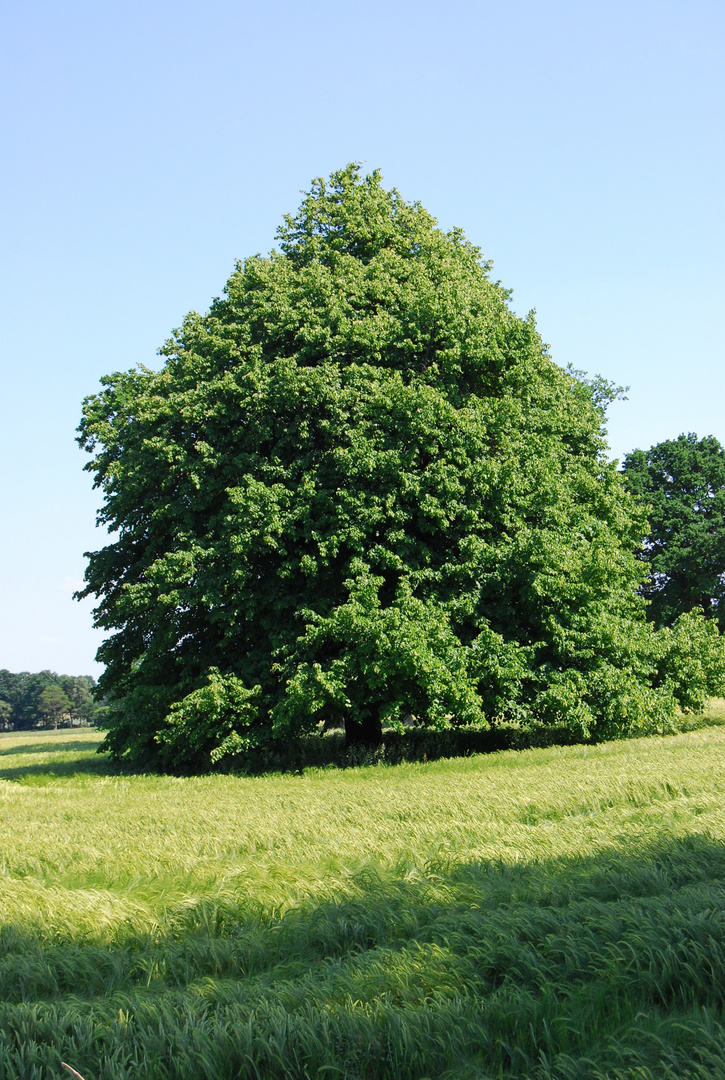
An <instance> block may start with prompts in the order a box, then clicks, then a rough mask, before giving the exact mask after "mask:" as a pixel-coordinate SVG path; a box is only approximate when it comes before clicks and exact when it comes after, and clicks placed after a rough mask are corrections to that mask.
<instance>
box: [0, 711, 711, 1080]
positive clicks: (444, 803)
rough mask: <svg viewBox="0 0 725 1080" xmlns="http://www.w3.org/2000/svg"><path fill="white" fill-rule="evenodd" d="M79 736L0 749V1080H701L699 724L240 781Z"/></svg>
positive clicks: (705, 835) (703, 927) (702, 752)
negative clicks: (180, 773) (183, 770)
mask: <svg viewBox="0 0 725 1080" xmlns="http://www.w3.org/2000/svg"><path fill="white" fill-rule="evenodd" d="M720 712H721V713H722V716H720ZM723 720H725V703H721V704H717V705H716V706H715V707H714V710H712V711H711V715H710V722H713V721H714V722H717V721H720V722H722V721H723ZM101 738H102V736H101V735H99V734H97V733H93V732H78V731H60V732H55V733H39V732H31V733H24V734H21V735H11V736H4V737H3V738H2V739H0V814H2V841H1V842H0V871H1V872H0V906H1V910H2V916H3V930H2V934H1V935H0V1076H1V1077H2V1078H3V1080H5V1078H7V1080H46V1078H50V1077H58V1076H60V1075H62V1070H61V1067H60V1061H61V1060H64V1061H67V1062H69V1063H70V1064H71V1065H72V1066H73V1067H75V1068H76V1069H78V1070H79V1071H80V1072H81V1073H82V1075H83V1076H84V1077H85V1080H122V1078H123V1080H126V1078H128V1080H131V1078H132V1077H133V1078H134V1080H140V1078H143V1080H147V1078H149V1080H157V1078H158V1080H161V1078H164V1080H171V1078H174V1080H176V1078H179V1080H181V1078H184V1080H187V1078H188V1080H192V1078H193V1080H197V1078H207V1080H218V1078H228V1080H232V1078H235V1080H236V1078H238V1077H250V1078H252V1077H253V1078H255V1080H256V1078H270V1080H271V1078H273V1077H274V1078H277V1077H290V1078H292V1077H295V1078H297V1077H299V1078H303V1077H320V1078H322V1077H325V1078H327V1077H340V1076H343V1077H350V1078H357V1077H386V1078H388V1077H389V1078H393V1077H395V1078H398V1077H401V1078H411V1080H412V1078H415V1080H423V1078H424V1077H429V1078H431V1080H432V1078H433V1077H443V1076H446V1077H449V1078H451V1080H452V1078H454V1077H456V1078H458V1077H464V1078H465V1077H469V1078H474V1077H479V1078H485V1077H521V1078H523V1077H534V1078H539V1080H545V1078H559V1077H560V1078H562V1080H564V1078H567V1080H575V1078H579V1077H591V1078H592V1080H594V1078H599V1080H604V1078H605V1077H611V1078H619V1077H621V1078H622V1080H624V1078H625V1077H626V1078H632V1080H635V1078H636V1080H648V1078H650V1077H651V1078H652V1080H654V1078H655V1077H657V1078H659V1077H669V1078H674V1077H681V1078H683V1080H684V1078H690V1077H702V1078H703V1080H704V1078H705V1077H708V1078H710V1077H719V1076H723V1077H725V1032H724V1031H723V1028H722V1026H721V1025H722V1024H723V1022H724V1020H725V1016H724V1015H723V995H724V993H725V991H724V990H723V986H725V880H724V878H723V870H724V869H725V857H724V853H725V847H724V846H723V842H724V841H725V730H724V729H723V728H721V727H717V726H702V727H699V728H697V729H696V730H692V731H690V732H687V733H684V734H681V735H678V736H673V737H667V738H652V739H646V740H645V739H642V740H632V741H626V742H620V743H610V744H605V745H602V746H597V747H582V746H579V747H553V748H549V749H545V750H543V749H542V750H528V751H523V752H518V753H514V752H507V753H502V754H495V755H490V756H478V757H471V758H467V759H465V760H464V759H455V760H448V761H439V762H435V763H427V764H406V765H399V766H394V767H393V766H378V767H370V768H361V769H348V770H344V771H342V770H332V769H326V770H316V771H314V770H310V771H307V772H306V773H305V774H304V775H303V776H292V775H276V776H269V777H260V778H236V777H231V776H207V777H202V778H196V779H194V778H191V779H179V778H172V777H159V776H129V775H123V774H118V773H115V772H114V771H113V769H112V768H111V767H110V766H109V763H108V761H107V759H106V758H105V757H104V756H99V755H97V754H96V753H95V748H96V746H97V744H98V742H99V741H100V739H101ZM65 1075H68V1074H65Z"/></svg>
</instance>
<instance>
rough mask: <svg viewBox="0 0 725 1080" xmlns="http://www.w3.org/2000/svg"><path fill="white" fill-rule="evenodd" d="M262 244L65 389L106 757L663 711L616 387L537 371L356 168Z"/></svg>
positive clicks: (478, 287) (600, 724)
mask: <svg viewBox="0 0 725 1080" xmlns="http://www.w3.org/2000/svg"><path fill="white" fill-rule="evenodd" d="M278 241H279V248H278V250H275V251H273V252H271V254H270V255H268V256H267V257H262V256H254V257H252V258H249V259H247V260H246V261H245V262H242V263H239V264H238V265H237V267H236V269H235V271H234V273H233V274H232V276H231V278H230V279H229V281H228V282H227V285H226V288H225V290H224V294H223V296H222V297H221V298H219V299H217V300H215V301H214V302H213V304H212V305H211V308H210V311H209V312H208V313H207V314H205V315H199V314H196V313H193V312H192V313H191V314H190V315H188V316H187V318H186V320H185V321H184V324H183V326H182V327H181V329H179V330H178V331H176V332H175V334H174V335H173V337H172V338H171V339H170V340H169V341H168V342H167V343H166V345H165V346H164V348H163V349H162V350H161V352H162V354H163V355H164V356H165V363H164V366H163V367H162V369H161V370H160V371H152V370H148V369H146V368H139V369H136V370H131V371H126V372H116V373H115V374H113V375H111V376H109V377H108V378H106V379H105V380H104V382H103V389H102V391H101V392H100V393H98V394H96V395H94V396H92V397H89V398H88V399H86V401H85V404H84V412H83V419H82V423H81V426H80V429H79V430H80V437H79V441H80V443H81V445H82V446H83V447H84V448H85V449H86V450H88V451H89V452H90V453H91V454H92V455H93V458H92V460H91V461H90V462H89V463H88V465H87V466H86V467H87V468H89V469H90V470H91V471H92V472H93V474H94V476H95V482H96V485H97V486H98V487H100V488H101V489H102V491H103V494H104V498H105V502H104V506H103V509H102V511H101V514H100V519H101V521H102V522H103V523H104V524H106V525H107V526H108V527H109V529H110V530H111V533H112V534H113V536H114V538H113V540H112V542H110V543H109V544H108V545H107V546H106V547H104V548H103V549H101V550H99V551H97V552H94V553H90V554H89V561H88V568H87V572H86V581H87V585H86V588H85V590H84V592H83V594H82V595H88V594H92V595H94V596H95V597H96V598H97V600H98V604H97V607H96V620H97V624H98V625H99V626H101V627H103V628H104V629H106V630H108V631H109V632H110V635H109V637H108V638H107V640H106V641H105V642H104V644H103V645H102V647H101V649H100V652H99V659H100V660H102V662H104V663H105V665H106V670H105V673H104V674H103V675H102V677H101V679H100V686H101V689H102V691H103V692H104V693H106V694H107V695H108V698H109V700H110V702H111V707H112V715H111V720H110V730H109V735H108V739H107V746H108V748H110V749H111V751H112V752H114V753H115V754H117V755H124V754H127V755H131V756H133V757H136V758H143V757H145V758H151V759H153V760H154V761H155V762H157V763H160V764H162V765H165V766H167V767H174V768H193V767H197V766H198V767H202V766H204V765H207V766H208V764H209V762H210V760H219V759H220V758H222V757H224V756H225V755H226V754H243V753H244V752H245V751H247V750H248V749H250V748H251V747H254V746H257V745H259V744H260V743H264V742H265V741H267V740H269V739H285V738H287V737H288V736H290V735H297V734H300V733H305V732H311V731H315V730H317V729H319V727H320V726H321V725H322V724H323V723H328V724H331V723H344V725H345V728H346V732H347V737H348V739H349V740H351V741H362V742H366V741H367V742H374V741H376V740H377V739H379V737H380V732H381V727H382V725H383V724H390V725H392V726H396V725H400V724H401V723H402V721H403V719H404V718H406V717H410V716H413V717H414V718H415V719H416V721H417V722H419V723H425V724H433V725H437V726H440V727H443V726H446V725H450V724H461V723H467V722H471V721H478V722H481V720H482V719H483V720H485V722H488V723H497V722H500V721H502V720H504V719H506V720H509V721H511V720H514V721H520V722H528V721H532V720H533V721H537V722H543V723H564V724H567V725H568V726H569V727H570V728H572V729H573V730H574V731H576V732H578V733H580V734H581V735H582V736H584V735H587V734H594V735H597V736H602V735H605V734H616V733H621V732H625V731H631V730H637V729H642V730H644V729H645V728H646V727H647V725H648V724H652V723H654V724H658V725H659V724H660V723H661V722H663V718H667V717H669V716H671V715H672V712H673V710H674V708H675V700H676V693H677V692H678V684H677V683H676V680H674V681H673V679H671V678H665V677H663V676H661V673H660V672H659V668H658V665H659V663H660V661H661V659H662V657H663V656H664V655H665V653H666V651H667V647H668V645H667V643H666V642H664V641H663V640H662V639H661V638H658V637H657V635H656V633H655V632H654V631H653V629H652V627H651V626H650V625H649V624H648V623H647V622H646V620H645V615H644V601H643V600H642V599H641V598H640V597H639V596H638V594H637V590H638V586H639V585H640V583H641V580H642V574H643V568H642V566H641V564H640V563H639V562H638V560H637V558H636V556H635V551H636V549H637V547H638V546H639V544H640V542H641V537H642V535H643V532H644V528H645V519H644V515H643V513H642V511H641V510H640V509H639V507H638V505H637V503H636V501H635V500H634V499H633V498H632V497H631V496H630V495H629V494H628V493H627V491H626V490H625V488H624V486H623V484H622V481H621V477H620V475H619V474H618V473H617V471H616V470H615V468H614V466H613V465H611V464H610V463H609V462H608V461H607V459H606V455H605V452H604V451H605V443H604V439H603V430H602V423H603V409H604V404H605V403H606V400H607V398H608V397H611V396H612V394H613V393H616V392H617V391H616V390H615V389H614V388H611V387H609V386H608V385H607V384H604V383H602V382H601V381H597V382H596V384H593V385H590V386H587V385H586V384H584V383H583V382H582V381H581V380H580V379H579V378H577V376H576V374H575V373H567V372H564V371H562V370H561V369H560V368H558V367H557V366H556V365H555V364H554V363H553V362H552V361H551V359H550V357H549V355H548V352H547V348H546V346H545V345H544V344H543V343H542V341H541V338H540V336H539V334H538V332H537V329H536V325H535V322H534V318H533V315H532V314H531V315H529V316H528V317H527V318H525V319H522V318H519V317H518V316H517V315H515V314H514V312H513V311H512V310H511V308H510V307H509V305H508V299H509V294H508V292H507V291H506V290H505V289H503V288H502V287H501V286H500V285H499V284H498V283H494V282H493V281H492V280H491V278H490V274H489V271H490V265H489V264H488V263H486V262H485V261H483V260H482V258H481V255H480V252H479V250H478V249H477V248H476V247H474V246H473V245H472V244H470V243H469V242H468V241H467V240H466V238H465V237H464V235H463V233H462V232H461V231H460V230H457V229H454V230H452V231H451V232H449V233H444V232H443V231H441V230H440V229H439V228H438V227H437V226H436V222H435V220H434V219H433V218H432V217H431V216H430V215H429V214H428V213H427V212H426V211H425V210H424V209H423V208H422V207H421V206H420V205H419V204H417V203H407V202H406V201H405V200H404V199H402V198H401V197H400V195H399V194H398V193H397V192H396V191H387V190H385V189H384V188H383V186H382V183H381V178H380V175H379V174H378V173H377V172H374V173H372V174H371V175H369V176H362V175H361V174H360V172H359V170H358V168H357V167H356V166H349V167H347V168H346V169H344V170H341V171H340V172H337V173H334V174H333V175H332V177H331V178H330V180H329V182H326V181H324V180H317V181H315V182H314V183H313V185H312V187H311V190H310V191H309V192H308V193H307V194H306V196H305V197H304V199H303V201H302V204H301V207H300V209H299V212H298V213H297V214H296V215H295V216H288V217H286V218H285V219H284V224H283V225H282V226H281V228H280V229H279V232H278Z"/></svg>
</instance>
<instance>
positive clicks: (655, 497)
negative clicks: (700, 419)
mask: <svg viewBox="0 0 725 1080" xmlns="http://www.w3.org/2000/svg"><path fill="white" fill-rule="evenodd" d="M623 474H624V482H625V484H626V485H627V487H628V488H629V490H630V491H632V492H633V493H634V494H635V495H637V496H638V497H639V498H640V499H641V500H642V501H643V502H644V503H646V504H647V505H648V513H649V529H648V531H647V536H646V538H645V542H644V546H643V547H642V549H641V553H640V557H641V559H642V560H643V562H644V563H645V565H646V567H647V571H648V577H647V579H646V581H645V583H644V586H643V593H644V595H645V596H646V597H647V599H648V600H649V601H650V606H649V614H650V617H651V618H652V619H653V620H654V621H655V622H656V623H657V624H658V625H665V626H669V625H671V624H672V623H673V622H674V621H675V619H676V618H677V617H678V616H679V615H681V614H682V613H683V612H686V611H691V610H692V609H693V608H702V610H703V611H704V612H705V615H707V616H708V617H710V618H713V619H715V620H716V621H717V622H718V623H719V624H720V626H721V628H722V626H723V625H725V624H723V621H722V620H723V608H722V601H723V598H725V450H724V449H723V447H722V446H721V445H720V443H719V442H718V440H717V439H716V438H714V437H713V436H712V435H709V436H707V437H706V438H704V439H698V437H697V435H694V434H692V433H690V434H689V435H680V436H679V437H678V438H677V439H668V440H666V441H665V442H661V443H657V445H656V446H652V447H650V449H649V450H633V451H632V453H631V454H627V456H626V457H625V459H624V462H623Z"/></svg>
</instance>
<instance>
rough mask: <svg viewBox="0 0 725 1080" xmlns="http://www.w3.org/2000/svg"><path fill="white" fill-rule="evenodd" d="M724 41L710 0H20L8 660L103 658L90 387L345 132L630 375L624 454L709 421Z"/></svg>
mask: <svg viewBox="0 0 725 1080" xmlns="http://www.w3.org/2000/svg"><path fill="white" fill-rule="evenodd" d="M724 45H725V5H723V3H722V0H687V2H686V3H685V2H684V0H680V2H668V0H656V2H655V0H627V2H622V0H607V2H606V3H605V2H589V0H506V2H503V0H498V2H493V0H447V2H446V3H445V4H444V3H442V2H439V3H435V4H433V3H426V2H418V3H412V2H408V0H384V2H381V0H366V2H365V3H344V2H340V0H337V2H331V0H304V2H303V0H288V2H280V0H267V2H266V3H264V4H262V3H251V2H239V0H238V2H220V0H204V2H203V3H202V2H200V0H173V3H171V2H168V0H143V2H140V0H126V2H125V3H123V4H104V3H98V2H97V0H93V2H90V0H87V2H79V0H65V2H64V3H60V2H59V0H51V2H46V3H42V2H38V0H25V2H24V3H22V4H20V3H15V4H10V3H8V2H6V4H5V5H4V14H3V34H2V40H1V41H0V50H1V55H0V101H1V102H2V105H1V106H0V108H1V113H2V131H1V132H0V135H1V142H0V145H1V146H2V159H1V166H0V184H1V185H2V191H1V192H0V207H1V211H0V213H1V214H2V224H1V228H2V237H1V242H0V250H1V252H2V269H1V270H0V275H1V288H0V320H1V323H2V326H1V328H0V329H1V332H0V373H1V376H2V380H1V383H0V386H1V390H0V453H1V455H2V456H1V458H0V461H1V464H0V496H1V502H0V507H1V509H0V668H2V667H6V668H10V669H11V670H13V671H19V670H33V671H35V670H39V669H41V668H51V669H53V670H56V671H58V672H63V673H67V674H74V675H75V674H97V673H98V671H99V667H98V665H97V664H95V662H94V654H95V650H96V648H97V646H98V643H99V640H100V638H99V634H98V632H97V631H94V630H93V629H92V616H91V605H90V603H85V604H78V603H76V602H74V601H73V600H72V599H71V594H72V592H73V590H74V589H75V588H76V587H77V586H78V583H79V582H80V581H81V579H82V575H83V569H84V559H83V552H84V550H87V549H89V548H94V547H100V546H101V545H102V544H103V542H104V538H103V534H102V533H100V532H97V531H96V530H94V515H95V509H96V507H97V505H98V497H97V494H96V493H94V492H93V491H92V488H91V481H90V478H89V476H88V474H86V473H84V472H83V471H82V466H83V464H84V455H83V454H82V452H81V451H80V450H79V449H78V448H77V446H76V445H75V442H74V429H75V427H76V425H77V423H78V419H79V415H80V408H81V401H82V398H83V397H84V396H85V395H86V394H92V393H94V392H95V390H96V389H97V387H98V380H99V378H100V377H101V376H102V375H103V374H104V373H106V372H109V371H113V370H118V369H126V368H130V367H133V366H135V365H136V364H138V363H144V364H147V365H153V364H154V363H157V362H158V361H157V358H156V349H157V348H158V347H159V345H160V344H161V343H162V342H163V340H164V339H165V338H166V337H167V336H168V334H169V332H170V331H171V329H172V328H173V327H176V326H178V325H179V324H180V323H181V321H182V319H183V317H184V315H185V313H186V312H187V311H189V310H191V309H196V310H205V309H206V308H207V307H208V304H209V301H210V300H211V298H212V297H213V296H216V295H218V294H219V293H220V292H221V290H222V288H223V286H224V282H225V280H226V278H227V277H228V275H229V273H230V272H231V270H232V267H233V263H234V260H235V258H239V257H244V256H247V255H250V254H253V253H255V252H258V251H262V252H266V251H268V250H269V249H270V248H271V247H272V245H273V243H274V231H275V228H276V226H277V224H278V222H279V221H280V218H281V215H282V214H283V213H285V212H289V211H292V210H294V209H295V208H296V206H297V204H298V202H299V198H300V196H299V192H300V190H301V189H303V188H306V187H308V186H309V182H310V180H311V178H312V177H314V176H320V175H326V174H328V173H329V172H331V171H332V170H333V169H335V168H338V167H340V166H342V165H344V164H346V163H347V162H348V161H351V160H360V161H363V162H364V163H365V165H366V166H367V167H368V168H371V169H372V168H380V169H381V170H382V172H383V175H384V177H385V181H386V182H387V183H388V184H389V185H391V186H395V187H397V188H398V190H399V191H400V192H401V194H402V195H403V196H404V197H405V198H408V199H418V200H420V201H421V202H422V203H423V205H424V206H426V207H427V208H428V209H429V210H430V211H431V212H432V213H433V214H435V215H436V216H437V218H438V220H439V222H440V224H441V225H442V226H443V227H444V228H450V227H451V226H454V225H458V226H461V227H462V228H463V229H464V230H465V232H466V234H467V235H468V236H469V238H470V239H471V240H473V241H474V242H475V243H476V244H478V245H479V246H480V247H481V248H482V250H483V253H484V254H485V256H486V257H489V258H492V259H493V260H494V263H495V266H494V276H495V277H496V278H500V279H501V280H502V282H503V283H504V284H505V285H506V286H509V287H511V288H513V290H514V296H513V300H512V303H513V306H514V308H515V309H516V310H517V311H518V312H520V313H522V314H524V313H526V311H528V310H529V309H530V308H532V307H533V308H536V309H537V317H538V321H539V327H540V329H541V331H542V334H543V336H544V339H545V340H546V341H547V342H550V344H551V347H552V355H553V357H554V359H555V360H556V361H557V362H559V363H561V364H562V365H565V364H567V363H573V364H574V365H575V366H576V367H578V368H583V369H585V370H587V371H590V372H591V373H601V374H603V375H605V376H607V377H608V378H610V379H613V380H615V381H617V382H619V383H624V384H627V385H629V386H630V387H631V390H630V393H629V400H628V401H627V402H626V403H622V404H617V405H615V406H614V407H613V408H612V410H611V420H610V441H611V448H612V455H613V456H615V457H621V456H622V455H623V454H624V453H626V452H627V451H628V450H631V449H633V448H634V447H648V446H650V445H651V444H652V443H654V442H658V441H660V440H661V439H665V438H672V437H675V436H677V435H678V434H679V433H680V432H682V431H695V432H697V433H698V435H706V434H713V435H715V436H717V437H718V438H719V439H720V440H722V441H723V442H725V415H724V413H723V395H724V392H725V364H724V360H725V347H724V345H723V329H722V323H723V314H724V310H723V296H724V294H725V290H724V288H723V286H724V285H725V281H724V277H725V275H724V272H723V253H724V252H725V215H724V213H723V193H724V192H725V175H724V173H725V169H724V167H723V166H724V163H725V152H724V147H723V130H724V129H723V98H724V93H723V91H724V89H725V49H724V48H723V46H724Z"/></svg>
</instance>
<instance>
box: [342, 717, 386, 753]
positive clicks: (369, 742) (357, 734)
mask: <svg viewBox="0 0 725 1080" xmlns="http://www.w3.org/2000/svg"><path fill="white" fill-rule="evenodd" d="M382 741H383V728H382V724H381V723H380V719H379V718H378V717H377V716H373V715H372V714H371V713H364V714H362V715H361V714H360V713H358V714H357V716H355V717H352V716H350V717H346V718H345V745H346V746H380V744H381V743H382Z"/></svg>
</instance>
